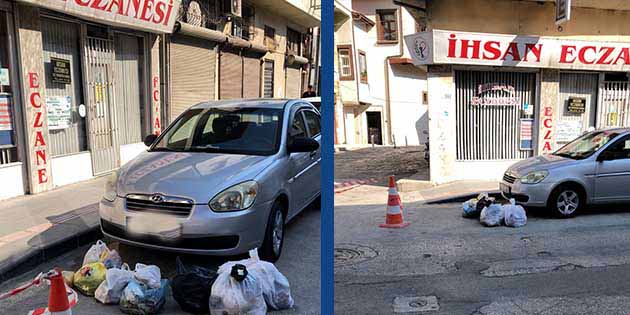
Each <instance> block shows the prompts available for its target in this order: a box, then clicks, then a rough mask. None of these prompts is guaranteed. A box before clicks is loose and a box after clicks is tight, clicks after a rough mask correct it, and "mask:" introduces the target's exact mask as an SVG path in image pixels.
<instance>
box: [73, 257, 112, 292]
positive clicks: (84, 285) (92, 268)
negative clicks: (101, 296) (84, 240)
mask: <svg viewBox="0 0 630 315" xmlns="http://www.w3.org/2000/svg"><path fill="white" fill-rule="evenodd" d="M106 272H107V268H105V265H104V264H103V263H102V262H95V263H91V264H87V265H85V266H83V267H81V269H79V270H77V272H75V273H74V287H75V288H76V289H77V290H78V291H79V292H81V293H83V294H85V295H87V296H94V291H96V289H97V288H98V286H99V285H100V284H101V282H103V281H105V274H106Z"/></svg>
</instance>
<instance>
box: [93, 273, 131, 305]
mask: <svg viewBox="0 0 630 315" xmlns="http://www.w3.org/2000/svg"><path fill="white" fill-rule="evenodd" d="M131 279H133V271H131V270H129V265H127V264H123V265H122V267H121V268H120V269H119V268H110V269H107V272H106V273H105V281H103V282H101V284H100V285H99V286H98V288H97V289H96V292H95V293H94V297H95V298H96V300H98V301H99V302H101V303H103V304H118V302H119V301H120V297H121V295H122V293H123V290H124V289H125V287H126V286H127V284H128V283H129V281H131Z"/></svg>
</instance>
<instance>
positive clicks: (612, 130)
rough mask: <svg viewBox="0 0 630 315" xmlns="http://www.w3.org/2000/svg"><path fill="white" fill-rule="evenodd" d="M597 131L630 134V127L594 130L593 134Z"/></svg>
mask: <svg viewBox="0 0 630 315" xmlns="http://www.w3.org/2000/svg"><path fill="white" fill-rule="evenodd" d="M596 131H608V132H616V133H620V134H621V133H626V132H630V127H612V128H603V129H595V130H593V132H596Z"/></svg>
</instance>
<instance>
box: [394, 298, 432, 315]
mask: <svg viewBox="0 0 630 315" xmlns="http://www.w3.org/2000/svg"><path fill="white" fill-rule="evenodd" d="M439 309H440V305H439V304H438V299H437V296H435V295H430V296H411V297H404V296H397V297H396V298H395V299H394V313H417V312H431V311H438V310H439Z"/></svg>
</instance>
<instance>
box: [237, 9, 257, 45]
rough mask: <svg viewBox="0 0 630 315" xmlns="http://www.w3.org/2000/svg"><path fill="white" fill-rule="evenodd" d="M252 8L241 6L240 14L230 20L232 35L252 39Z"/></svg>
mask: <svg viewBox="0 0 630 315" xmlns="http://www.w3.org/2000/svg"><path fill="white" fill-rule="evenodd" d="M254 21H255V19H254V8H252V7H250V6H243V11H242V16H241V17H234V18H233V20H232V35H233V36H236V37H239V38H242V39H244V40H253V39H254V23H255V22H254Z"/></svg>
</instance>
